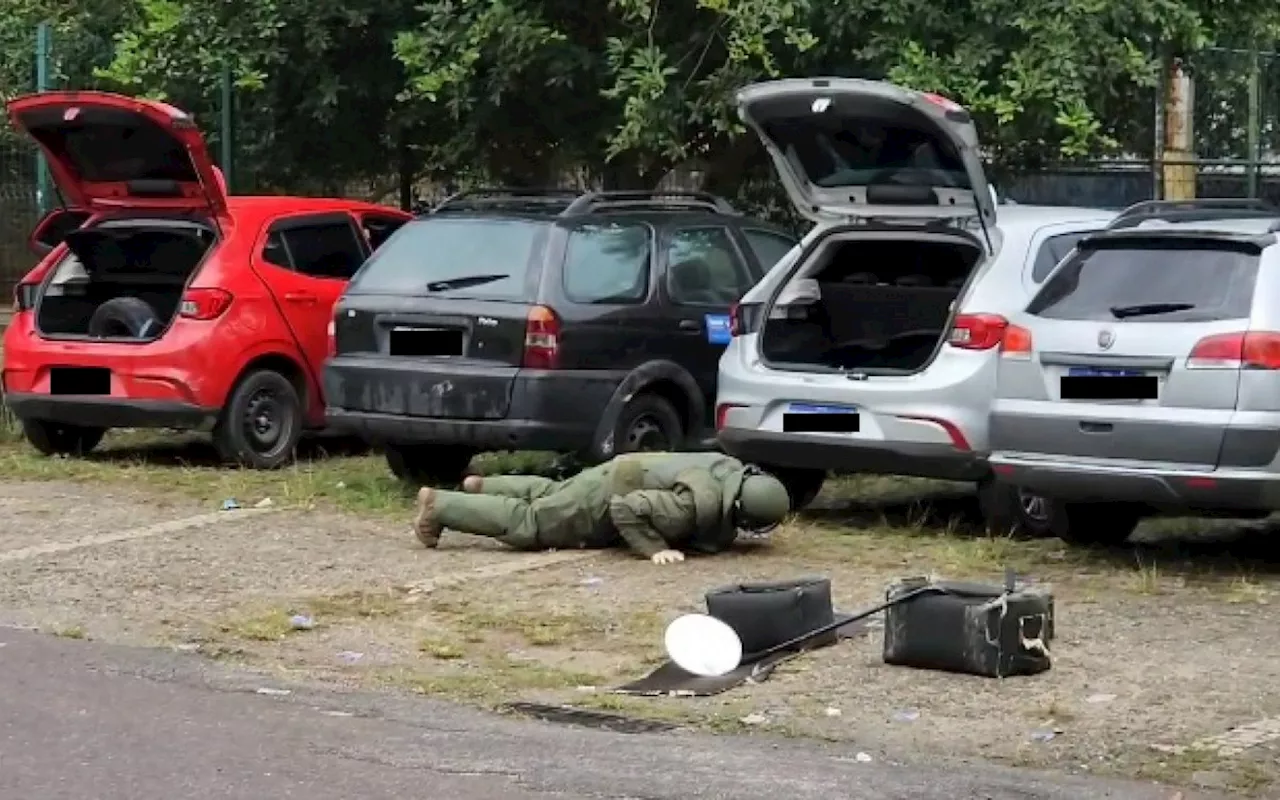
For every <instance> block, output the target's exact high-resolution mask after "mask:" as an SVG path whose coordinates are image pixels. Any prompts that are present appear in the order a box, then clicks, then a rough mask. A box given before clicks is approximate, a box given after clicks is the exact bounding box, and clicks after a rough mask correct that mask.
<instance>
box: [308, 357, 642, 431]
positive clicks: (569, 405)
mask: <svg viewBox="0 0 1280 800" xmlns="http://www.w3.org/2000/svg"><path fill="white" fill-rule="evenodd" d="M373 369H374V368H372V367H370V366H369V364H368V362H367V361H364V360H361V361H360V362H358V363H356V364H353V365H351V366H347V365H344V364H343V363H342V362H341V361H336V362H335V361H331V362H330V363H329V365H327V366H326V368H325V396H326V398H327V400H328V403H329V406H328V408H327V409H326V414H325V418H326V423H327V424H328V426H329V427H330V428H331V429H332V430H334V431H338V432H345V433H350V434H355V435H357V436H360V437H361V438H364V439H366V440H367V441H370V442H379V443H381V442H389V443H400V444H412V443H424V444H426V443H430V444H458V445H467V446H471V447H475V448H477V449H479V450H554V451H560V452H565V451H575V450H586V449H588V448H590V447H591V446H592V445H593V444H594V441H595V438H596V435H597V430H598V427H599V424H600V421H601V414H602V413H603V411H604V409H605V408H606V406H608V404H609V400H610V399H611V398H612V397H613V395H614V392H615V391H616V390H617V388H618V385H619V384H620V383H621V381H622V379H623V378H624V377H625V375H626V373H625V372H617V371H614V370H564V371H537V370H523V369H521V370H511V374H510V375H507V376H505V381H504V382H503V383H502V393H503V395H504V397H503V398H502V400H501V402H500V403H493V404H490V406H489V408H495V407H504V408H505V411H506V413H505V415H504V416H502V417H501V418H491V419H485V418H479V419H478V418H476V416H478V415H472V414H469V413H466V398H465V393H466V392H467V390H468V389H467V387H468V383H469V379H470V378H471V377H473V376H471V375H468V374H463V373H457V374H449V373H447V372H443V371H437V372H434V373H433V374H432V381H433V383H434V385H440V384H442V383H445V382H447V383H448V384H449V385H450V386H451V392H453V393H457V394H458V395H463V396H462V397H460V398H459V400H458V403H459V409H458V413H457V414H456V415H454V416H444V415H437V414H431V413H429V410H430V407H429V406H426V405H425V404H424V405H422V406H420V407H419V406H407V407H406V406H405V405H404V404H403V402H404V401H401V404H400V405H396V404H395V402H394V401H396V400H398V399H399V397H403V396H404V395H405V393H407V392H411V391H413V387H414V385H415V384H414V379H415V378H417V379H419V380H420V377H419V376H420V370H411V371H408V372H402V371H401V370H399V369H398V368H396V367H392V366H390V365H385V366H380V367H378V368H376V369H377V371H378V372H380V373H381V374H378V375H375V374H372V372H373ZM500 372H501V368H500V369H499V370H495V371H494V373H493V374H487V375H483V376H476V377H479V378H480V379H481V380H482V381H483V386H484V391H485V392H486V393H488V396H489V397H490V398H492V397H493V396H494V391H495V389H494V387H495V384H496V378H497V377H498V376H499V375H500ZM369 381H376V382H377V386H378V387H380V388H381V387H392V388H394V389H395V391H392V392H385V393H384V394H385V395H386V396H388V397H389V398H390V399H389V401H388V403H387V404H386V405H385V406H384V407H381V408H379V407H375V408H370V407H369V406H370V405H375V404H374V403H367V402H365V401H364V400H365V398H367V397H378V396H382V393H380V392H378V391H372V392H367V393H366V389H365V388H364V386H363V385H362V384H363V383H364V382H369ZM367 385H370V386H372V385H373V384H371V383H370V384H367ZM352 387H357V388H358V394H357V393H355V392H353V390H352ZM406 408H408V409H409V410H410V411H413V412H417V413H406ZM423 412H428V413H423ZM494 416H497V415H496V414H495V415H494Z"/></svg>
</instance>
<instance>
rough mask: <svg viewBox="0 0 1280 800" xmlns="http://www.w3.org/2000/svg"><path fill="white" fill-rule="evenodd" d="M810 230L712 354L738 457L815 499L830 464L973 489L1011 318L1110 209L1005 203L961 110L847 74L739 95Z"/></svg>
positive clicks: (724, 426)
mask: <svg viewBox="0 0 1280 800" xmlns="http://www.w3.org/2000/svg"><path fill="white" fill-rule="evenodd" d="M737 102H738V110H739V114H740V116H741V117H742V119H743V120H744V121H745V122H746V123H747V124H748V125H749V126H750V127H751V128H752V129H753V130H754V131H755V132H756V133H757V134H758V135H759V137H760V138H761V140H762V141H763V143H764V145H765V147H766V149H767V150H768V152H769V154H770V156H771V157H772V159H773V161H774V165H775V167H776V169H777V172H778V175H779V178H780V180H781V182H782V183H783V185H784V186H785V188H786V189H787V192H788V193H789V195H790V197H791V199H792V201H793V202H794V203H795V205H796V208H797V209H798V210H799V212H800V213H801V214H803V215H804V216H806V217H807V218H808V219H809V220H811V221H812V222H814V223H815V227H814V228H813V229H812V230H811V231H810V232H809V233H808V234H807V235H806V236H805V237H804V239H803V240H802V241H801V242H800V244H799V245H797V246H796V247H795V248H794V249H792V250H791V252H790V253H788V254H787V255H786V256H784V257H783V258H782V259H781V260H780V261H779V262H778V263H777V264H776V265H775V266H774V267H773V269H772V270H770V271H769V273H768V274H767V275H766V276H765V277H764V279H763V280H762V281H761V282H760V283H758V284H756V286H754V287H753V288H752V289H751V290H750V291H748V292H747V293H746V294H745V295H744V296H743V297H742V299H741V301H740V302H739V304H738V305H737V306H736V308H735V309H734V311H733V314H732V316H731V322H730V326H731V333H732V336H733V338H732V340H731V341H730V343H729V345H728V347H727V348H726V350H725V352H724V354H723V355H722V356H721V359H720V368H719V379H718V386H717V401H716V428H717V438H718V441H719V443H720V446H721V447H722V448H723V449H724V450H725V451H727V452H729V453H731V454H733V455H735V456H738V457H740V458H744V459H748V460H751V461H754V462H756V463H759V464H761V465H762V466H766V467H767V468H769V469H770V470H771V471H773V472H775V473H776V474H778V475H779V476H780V477H782V478H783V480H784V481H786V482H787V484H788V487H789V488H790V489H791V492H792V502H793V505H795V506H796V507H801V506H803V505H805V504H807V503H808V502H809V501H810V500H812V498H813V496H814V495H816V494H817V492H818V490H819V489H820V488H821V486H822V482H823V480H824V478H825V476H826V474H827V471H828V470H840V471H857V472H873V473H887V474H902V475H915V476H922V477H931V478H943V479H955V480H973V481H978V482H981V483H982V484H983V485H984V486H985V487H987V488H988V491H987V492H986V493H985V494H984V496H985V497H987V498H988V499H987V502H988V503H992V502H995V501H996V500H998V499H1000V498H1001V497H1003V495H1000V494H998V492H997V493H996V494H995V495H993V494H992V493H993V492H996V489H995V488H992V486H993V485H992V484H990V482H989V481H988V480H987V479H988V478H989V476H990V472H989V469H988V466H987V462H986V452H987V418H988V413H989V411H990V404H991V398H992V395H993V394H994V391H995V380H996V374H995V373H996V364H997V357H996V347H997V345H998V344H999V342H1000V341H1001V339H1002V337H1003V334H1004V328H1005V315H1006V314H1008V313H1009V312H1011V311H1016V310H1018V309H1021V308H1023V307H1024V306H1025V305H1026V303H1027V300H1028V299H1029V298H1030V296H1031V294H1032V293H1033V292H1034V290H1035V288H1036V287H1037V286H1038V284H1039V283H1040V282H1041V281H1043V280H1044V278H1045V277H1046V276H1047V275H1048V274H1049V272H1050V271H1051V270H1052V269H1053V267H1054V266H1055V265H1056V264H1057V263H1058V262H1059V261H1060V260H1061V259H1062V258H1063V257H1065V256H1066V255H1067V254H1068V253H1069V252H1071V250H1072V248H1073V247H1074V246H1075V243H1076V241H1077V240H1078V239H1080V238H1081V237H1083V236H1085V235H1086V234H1088V233H1090V232H1094V231H1098V230H1100V229H1102V228H1103V227H1105V226H1106V224H1107V223H1108V222H1109V221H1110V220H1111V219H1112V218H1113V217H1114V216H1115V213H1114V212H1111V211H1104V210H1099V209H1084V208H1047V207H1033V206H1017V205H999V206H998V205H997V203H996V202H995V198H994V194H993V193H992V192H991V190H990V189H989V186H988V182H987V178H986V175H985V173H984V171H983V168H982V165H981V162H980V159H979V152H978V140H977V135H976V132H975V129H974V125H973V122H972V120H971V118H970V116H969V114H968V113H967V112H966V111H965V110H964V109H963V108H961V107H959V106H958V105H956V104H955V103H952V102H951V101H949V100H947V99H945V98H942V97H938V96H936V95H930V94H923V93H919V92H914V91H911V90H908V89H903V88H901V87H898V86H895V85H892V84H887V83H880V82H873V81H863V80H856V79H850V78H812V79H791V80H780V81H771V82H766V83H760V84H755V85H752V86H749V87H747V88H745V89H743V90H742V91H741V92H740V93H739V95H738V97H737Z"/></svg>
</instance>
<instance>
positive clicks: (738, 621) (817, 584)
mask: <svg viewBox="0 0 1280 800" xmlns="http://www.w3.org/2000/svg"><path fill="white" fill-rule="evenodd" d="M706 601H707V613H708V614H709V615H711V616H713V617H715V618H716V619H719V620H720V621H722V622H724V623H726V624H728V626H729V627H730V628H733V630H734V632H735V633H737V634H738V638H739V639H741V640H742V652H743V661H750V660H751V657H752V656H753V655H755V654H757V653H760V652H762V651H764V650H767V649H769V648H770V647H776V646H777V645H780V644H783V643H784V642H789V641H791V640H792V639H795V638H797V637H799V636H803V635H804V634H806V633H809V632H811V631H814V630H817V629H818V628H821V627H822V626H824V625H831V624H832V623H834V622H835V612H834V610H833V609H832V606H831V581H829V580H827V579H826V578H801V579H798V580H791V581H780V582H776V583H740V584H734V585H732V586H722V587H720V588H718V589H712V590H711V591H709V592H707V596H706ZM835 641H836V633H835V631H832V632H831V633H830V634H827V635H824V636H820V637H818V638H817V639H815V640H813V641H812V642H806V643H805V646H806V647H822V646H825V645H828V644H833V643H834V642H835Z"/></svg>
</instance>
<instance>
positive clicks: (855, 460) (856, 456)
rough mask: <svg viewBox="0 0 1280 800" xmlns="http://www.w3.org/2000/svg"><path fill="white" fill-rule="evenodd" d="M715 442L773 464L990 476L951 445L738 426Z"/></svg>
mask: <svg viewBox="0 0 1280 800" xmlns="http://www.w3.org/2000/svg"><path fill="white" fill-rule="evenodd" d="M716 439H717V441H718V442H719V444H720V447H721V448H722V449H723V450H724V451H725V452H726V453H728V454H729V455H731V456H733V457H735V458H738V459H741V460H743V461H749V462H754V463H757V464H768V465H770V466H778V467H799V468H809V469H822V470H831V471H838V472H871V473H879V474H886V475H911V476H918V477H925V478H937V479H939V480H956V481H971V480H972V481H976V480H981V479H983V478H985V477H986V476H987V475H988V474H990V471H989V469H988V467H987V462H986V459H985V458H984V457H983V456H982V454H980V453H975V452H973V451H971V450H961V449H959V448H957V447H954V446H952V445H949V444H939V443H933V442H887V441H877V440H852V439H848V438H842V437H839V436H822V435H809V434H794V433H776V432H772V431H759V430H751V429H749V428H733V427H726V428H723V429H721V430H720V432H719V433H718V434H717V436H716Z"/></svg>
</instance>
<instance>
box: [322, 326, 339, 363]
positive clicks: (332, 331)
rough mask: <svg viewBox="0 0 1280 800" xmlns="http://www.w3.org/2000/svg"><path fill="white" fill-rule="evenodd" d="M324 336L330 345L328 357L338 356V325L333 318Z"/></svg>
mask: <svg viewBox="0 0 1280 800" xmlns="http://www.w3.org/2000/svg"><path fill="white" fill-rule="evenodd" d="M324 335H325V339H326V340H327V344H328V350H327V353H328V357H329V358H333V357H334V356H336V355H337V354H338V325H337V323H336V322H334V320H333V319H332V318H330V320H329V326H328V327H327V328H325V330H324Z"/></svg>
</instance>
